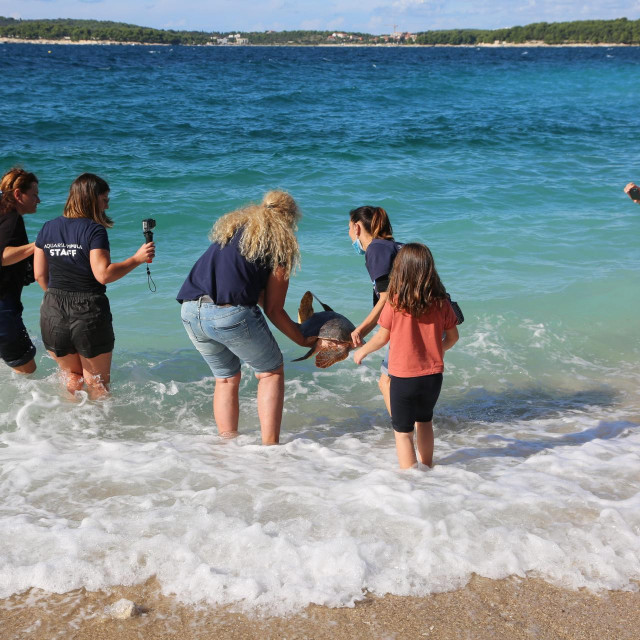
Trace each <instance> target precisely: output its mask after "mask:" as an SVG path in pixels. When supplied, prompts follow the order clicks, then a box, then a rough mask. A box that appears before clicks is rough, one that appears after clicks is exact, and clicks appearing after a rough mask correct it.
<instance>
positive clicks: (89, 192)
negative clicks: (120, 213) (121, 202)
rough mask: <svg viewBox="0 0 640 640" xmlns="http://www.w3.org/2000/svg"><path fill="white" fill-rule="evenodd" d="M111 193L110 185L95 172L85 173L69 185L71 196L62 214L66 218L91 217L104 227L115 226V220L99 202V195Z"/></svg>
mask: <svg viewBox="0 0 640 640" xmlns="http://www.w3.org/2000/svg"><path fill="white" fill-rule="evenodd" d="M105 193H109V185H108V184H107V183H106V182H105V181H104V180H103V179H102V178H100V177H99V176H96V175H95V174H93V173H83V174H82V175H80V176H78V177H77V178H76V179H75V180H74V181H73V182H72V183H71V187H69V197H68V198H67V203H66V204H65V205H64V211H63V213H62V215H63V216H64V217H65V218H89V219H91V220H93V221H94V222H97V223H98V224H101V225H102V226H103V227H113V220H112V219H111V218H110V217H109V216H108V215H107V214H106V213H105V212H104V210H103V209H102V207H100V204H99V203H98V196H101V195H104V194H105Z"/></svg>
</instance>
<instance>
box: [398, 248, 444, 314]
mask: <svg viewBox="0 0 640 640" xmlns="http://www.w3.org/2000/svg"><path fill="white" fill-rule="evenodd" d="M387 293H388V296H389V297H388V300H389V302H390V304H391V306H392V307H393V308H394V309H396V310H398V311H404V312H405V313H408V314H410V315H412V316H413V317H415V318H417V317H420V316H422V315H424V314H425V313H426V312H427V311H428V310H429V308H430V307H431V305H432V304H434V303H437V304H440V305H441V304H442V301H443V300H446V297H447V292H446V290H445V288H444V286H443V285H442V282H441V281H440V276H439V275H438V272H437V271H436V265H435V262H434V260H433V256H432V255H431V251H429V247H427V246H425V245H424V244H419V243H417V242H411V243H409V244H405V245H404V246H403V247H402V249H400V251H399V252H398V255H397V256H396V259H395V260H394V262H393V267H392V269H391V275H390V277H389V289H388V292H387Z"/></svg>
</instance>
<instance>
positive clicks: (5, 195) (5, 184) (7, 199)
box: [0, 167, 38, 215]
mask: <svg viewBox="0 0 640 640" xmlns="http://www.w3.org/2000/svg"><path fill="white" fill-rule="evenodd" d="M37 182H38V178H36V174H35V173H29V172H28V171H25V170H24V169H21V168H20V167H14V168H13V169H9V171H7V173H5V174H4V175H3V176H2V179H0V215H2V214H5V213H9V212H10V211H13V210H14V209H16V206H17V202H16V197H15V196H14V195H13V192H14V191H15V190H16V189H18V190H19V191H22V193H25V192H26V191H29V189H31V187H32V186H33V185H34V183H35V184H37Z"/></svg>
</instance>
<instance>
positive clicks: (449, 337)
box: [442, 327, 460, 351]
mask: <svg viewBox="0 0 640 640" xmlns="http://www.w3.org/2000/svg"><path fill="white" fill-rule="evenodd" d="M459 337H460V336H459V334H458V327H453V328H452V329H445V330H444V339H443V340H442V350H443V351H448V350H449V349H451V347H453V345H454V344H455V343H456V342H458V338H459Z"/></svg>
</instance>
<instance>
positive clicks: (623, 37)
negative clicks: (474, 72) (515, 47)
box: [0, 16, 640, 45]
mask: <svg viewBox="0 0 640 640" xmlns="http://www.w3.org/2000/svg"><path fill="white" fill-rule="evenodd" d="M0 38H11V39H15V40H60V41H71V42H79V41H87V40H88V41H91V40H94V41H96V42H108V41H109V42H122V43H133V42H141V43H145V44H171V45H178V44H184V45H205V44H209V45H210V44H216V45H217V44H240V43H241V44H257V45H286V44H289V45H291V44H299V45H318V44H331V43H342V44H353V43H357V44H381V43H394V44H414V43H415V44H419V45H420V44H421V45H476V44H494V43H500V44H524V43H527V42H540V43H544V44H550V45H558V44H560V45H561V44H585V45H588V44H601V43H607V44H626V45H631V44H640V20H627V18H618V19H616V20H579V21H573V22H550V23H548V22H537V23H534V24H529V25H526V26H516V27H510V28H505V29H444V30H439V31H423V32H417V33H412V34H409V33H402V34H400V33H398V34H390V35H384V36H376V35H371V34H367V33H359V32H341V33H339V34H336V33H335V32H331V31H263V32H237V33H235V34H233V35H229V32H226V31H225V32H215V31H213V32H205V31H176V30H173V29H169V30H165V29H152V28H150V27H140V26H137V25H133V24H125V23H122V22H111V21H103V20H75V19H66V18H59V19H55V20H48V19H47V20H19V19H14V18H5V17H2V16H0Z"/></svg>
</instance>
